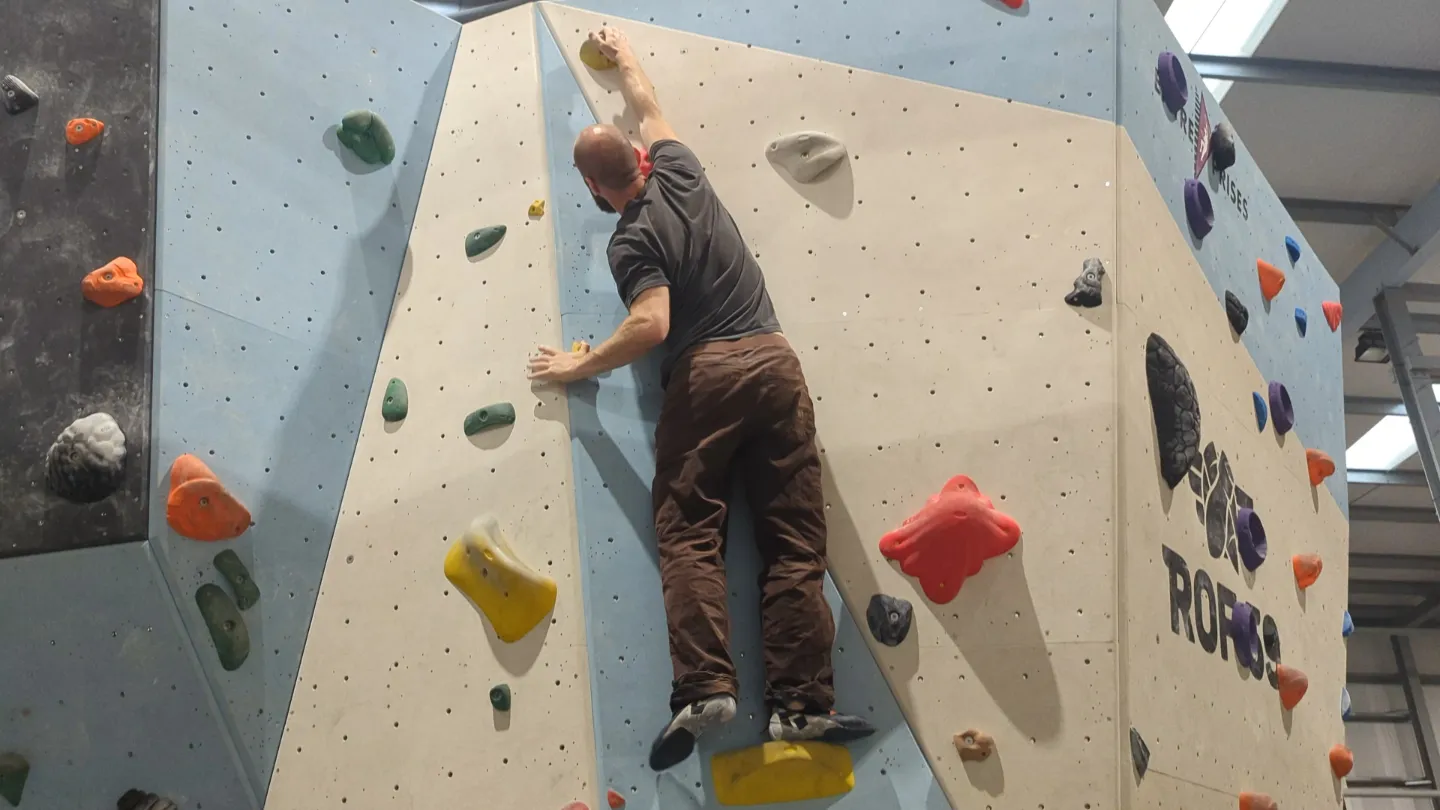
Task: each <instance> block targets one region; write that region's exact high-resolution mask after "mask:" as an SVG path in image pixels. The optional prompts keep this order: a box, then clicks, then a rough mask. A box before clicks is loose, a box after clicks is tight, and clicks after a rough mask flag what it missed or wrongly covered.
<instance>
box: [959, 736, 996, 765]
mask: <svg viewBox="0 0 1440 810" xmlns="http://www.w3.org/2000/svg"><path fill="white" fill-rule="evenodd" d="M951 742H953V743H955V750H956V751H958V752H959V753H960V759H961V761H962V762H984V761H985V760H987V759H989V758H990V755H991V754H993V753H995V738H994V737H991V736H990V735H989V734H986V733H985V732H983V731H980V730H979V729H974V728H967V729H965V730H964V731H962V732H960V733H959V734H956V735H955V736H954V737H953V738H951Z"/></svg>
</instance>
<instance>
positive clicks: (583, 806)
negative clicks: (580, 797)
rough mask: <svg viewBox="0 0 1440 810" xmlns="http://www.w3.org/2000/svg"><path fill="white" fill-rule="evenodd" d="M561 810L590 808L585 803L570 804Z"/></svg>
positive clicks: (584, 809) (585, 809)
mask: <svg viewBox="0 0 1440 810" xmlns="http://www.w3.org/2000/svg"><path fill="white" fill-rule="evenodd" d="M560 810H590V807H589V805H587V804H585V802H570V803H569V804H567V805H565V806H564V807H562V808H560Z"/></svg>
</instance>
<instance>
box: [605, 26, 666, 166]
mask: <svg viewBox="0 0 1440 810" xmlns="http://www.w3.org/2000/svg"><path fill="white" fill-rule="evenodd" d="M590 38H591V39H593V40H594V41H595V44H596V45H598V46H599V48H600V52H601V53H603V54H605V56H607V57H608V58H609V59H610V60H611V61H612V62H614V63H615V66H616V69H617V70H618V71H619V72H620V92H621V94H622V95H624V96H625V103H626V104H628V105H629V106H630V111H631V112H633V113H634V114H635V120H636V121H638V122H639V123H640V139H641V140H643V141H644V142H645V148H646V149H649V148H650V146H651V144H653V143H655V142H656V141H664V140H679V139H678V138H676V137H675V130H674V129H671V128H670V124H669V122H667V121H666V120H665V116H664V115H663V114H661V112H660V102H659V101H657V100H656V98H655V85H653V84H651V83H650V77H648V76H646V75H645V70H644V69H643V68H641V67H640V60H639V59H637V58H636V57H635V52H634V50H632V49H631V48H630V40H629V39H628V38H626V36H625V32H623V31H621V30H620V29H618V28H611V27H608V26H607V27H605V28H601V29H600V30H599V31H596V32H594V33H592V34H591V35H590Z"/></svg>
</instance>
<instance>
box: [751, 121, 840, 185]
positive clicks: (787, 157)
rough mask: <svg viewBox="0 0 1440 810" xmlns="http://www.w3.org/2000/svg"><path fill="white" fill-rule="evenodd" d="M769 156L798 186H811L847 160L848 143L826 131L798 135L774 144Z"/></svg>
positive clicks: (772, 142)
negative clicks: (811, 183) (809, 184)
mask: <svg viewBox="0 0 1440 810" xmlns="http://www.w3.org/2000/svg"><path fill="white" fill-rule="evenodd" d="M765 157H767V158H769V159H770V162H771V163H774V164H775V165H776V166H779V167H780V168H782V169H784V170H785V171H786V172H788V173H789V174H790V176H791V177H793V178H795V182H797V183H810V182H813V181H814V180H816V179H817V178H819V177H820V175H822V174H825V173H826V172H827V171H829V170H830V169H831V167H833V166H835V165H836V164H838V163H839V162H840V161H842V160H844V159H845V144H843V143H841V142H840V140H839V139H838V138H835V137H834V136H832V135H826V134H825V133H823V132H794V133H791V134H789V135H786V136H785V137H783V138H777V139H775V140H774V141H771V142H770V146H769V147H768V148H766V150H765Z"/></svg>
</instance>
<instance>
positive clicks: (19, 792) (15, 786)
mask: <svg viewBox="0 0 1440 810" xmlns="http://www.w3.org/2000/svg"><path fill="white" fill-rule="evenodd" d="M29 778H30V762H29V761H28V760H26V759H25V757H23V756H21V755H19V754H17V753H15V752H13V751H11V752H9V753H5V754H0V797H3V798H4V799H5V801H7V802H9V803H10V806H11V807H19V806H20V799H21V798H23V797H24V795H25V782H26V781H27V780H28V779H29Z"/></svg>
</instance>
